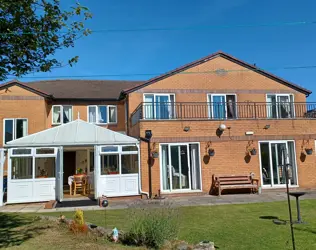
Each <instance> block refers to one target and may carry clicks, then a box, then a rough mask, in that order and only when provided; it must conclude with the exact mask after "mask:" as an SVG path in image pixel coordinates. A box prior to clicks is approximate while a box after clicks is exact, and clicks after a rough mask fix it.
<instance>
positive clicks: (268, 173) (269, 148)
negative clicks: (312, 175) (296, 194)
mask: <svg viewBox="0 0 316 250" xmlns="http://www.w3.org/2000/svg"><path fill="white" fill-rule="evenodd" d="M260 160H261V177H262V185H263V186H271V187H278V186H285V184H286V178H285V169H284V168H285V166H286V164H290V165H289V166H290V168H289V176H290V181H289V184H290V185H297V171H296V160H295V149H294V142H293V141H269V142H260Z"/></svg>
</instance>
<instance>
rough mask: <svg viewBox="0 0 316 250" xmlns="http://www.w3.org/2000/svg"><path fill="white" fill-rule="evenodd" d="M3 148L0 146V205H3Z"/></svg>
mask: <svg viewBox="0 0 316 250" xmlns="http://www.w3.org/2000/svg"><path fill="white" fill-rule="evenodd" d="M4 161H5V157H4V149H3V148H0V207H1V206H3V168H4Z"/></svg>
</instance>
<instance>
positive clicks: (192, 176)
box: [161, 143, 201, 191]
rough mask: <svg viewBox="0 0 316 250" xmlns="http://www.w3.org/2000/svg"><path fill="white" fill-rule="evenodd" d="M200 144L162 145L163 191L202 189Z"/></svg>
mask: <svg viewBox="0 0 316 250" xmlns="http://www.w3.org/2000/svg"><path fill="white" fill-rule="evenodd" d="M199 159H200V158H199V152H198V144H187V143H185V144H163V145H161V177H162V178H161V179H162V190H163V191H175V190H199V189H201V180H200V164H199Z"/></svg>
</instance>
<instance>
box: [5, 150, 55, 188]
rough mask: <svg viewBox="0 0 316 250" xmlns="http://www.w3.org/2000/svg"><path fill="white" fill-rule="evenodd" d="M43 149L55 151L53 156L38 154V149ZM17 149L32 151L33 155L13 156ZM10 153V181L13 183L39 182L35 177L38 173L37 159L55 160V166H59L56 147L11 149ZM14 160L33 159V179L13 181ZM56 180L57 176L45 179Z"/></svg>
mask: <svg viewBox="0 0 316 250" xmlns="http://www.w3.org/2000/svg"><path fill="white" fill-rule="evenodd" d="M41 148H43V149H44V148H45V149H48V148H50V149H54V153H53V154H36V149H41ZM15 149H31V153H30V154H13V150H15ZM9 151H10V153H9V166H8V180H9V181H10V182H12V183H15V182H23V181H32V182H34V181H37V180H39V179H38V178H36V176H35V172H36V169H35V168H36V166H35V160H36V158H55V166H57V148H54V147H37V148H30V147H25V148H10V149H9ZM12 158H32V178H31V179H12ZM55 171H56V169H55ZM55 178H56V176H55V177H48V178H45V180H55ZM45 180H44V181H45Z"/></svg>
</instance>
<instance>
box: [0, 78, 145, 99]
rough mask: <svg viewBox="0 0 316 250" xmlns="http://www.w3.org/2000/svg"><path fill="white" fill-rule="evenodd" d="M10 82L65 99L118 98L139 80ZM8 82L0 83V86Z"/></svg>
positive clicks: (55, 97) (138, 82) (137, 83)
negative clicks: (124, 90)
mask: <svg viewBox="0 0 316 250" xmlns="http://www.w3.org/2000/svg"><path fill="white" fill-rule="evenodd" d="M9 83H10V84H17V85H20V86H21V87H22V88H25V89H28V90H30V91H33V92H34V91H37V92H38V94H41V95H43V93H48V94H46V96H50V97H51V98H53V99H67V100H70V99H72V100H119V99H120V95H121V92H122V90H123V89H127V88H133V87H135V86H138V85H140V84H141V83H143V82H141V81H120V80H68V79H65V80H49V81H37V82H28V83H21V82H19V81H11V82H9ZM9 83H6V84H3V85H0V88H2V87H3V86H5V85H8V84H9Z"/></svg>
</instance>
